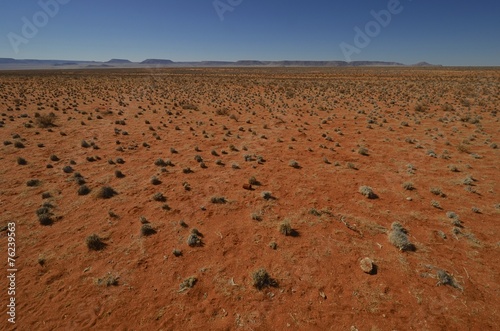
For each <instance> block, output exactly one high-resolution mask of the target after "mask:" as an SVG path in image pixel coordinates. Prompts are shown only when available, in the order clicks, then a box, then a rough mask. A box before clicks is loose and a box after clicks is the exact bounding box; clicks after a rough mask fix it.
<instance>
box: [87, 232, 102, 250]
mask: <svg viewBox="0 0 500 331" xmlns="http://www.w3.org/2000/svg"><path fill="white" fill-rule="evenodd" d="M85 244H86V245H87V247H88V249H90V250H93V251H99V250H101V249H103V248H104V247H106V244H105V243H104V242H103V241H102V239H101V237H99V236H98V235H97V234H95V233H94V234H91V235H90V236H88V237H87V238H85Z"/></svg>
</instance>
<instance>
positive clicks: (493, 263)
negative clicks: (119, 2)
mask: <svg viewBox="0 0 500 331" xmlns="http://www.w3.org/2000/svg"><path fill="white" fill-rule="evenodd" d="M0 90H1V94H0V96H1V97H2V98H1V100H0V109H1V115H2V116H1V121H2V123H3V125H2V127H1V128H0V137H1V141H2V142H5V141H10V142H12V143H15V142H22V144H23V145H24V148H16V147H15V145H14V144H10V145H5V143H3V144H2V145H0V148H1V153H0V160H1V162H2V167H1V168H0V188H1V189H0V194H1V195H0V207H1V211H0V213H1V216H0V226H4V225H7V223H8V222H15V223H16V232H15V234H16V265H17V268H18V271H17V274H16V295H15V298H16V324H15V325H12V324H11V323H9V322H8V321H7V318H8V315H7V314H6V311H7V309H6V304H7V303H8V300H9V297H8V296H7V291H5V290H2V292H1V295H0V302H1V304H2V307H3V309H2V315H1V316H3V317H1V319H0V326H1V327H0V328H2V329H5V330H11V329H12V330H13V329H16V327H17V330H90V329H92V330H178V329H181V328H182V329H188V330H207V329H210V330H235V329H241V330H272V329H275V330H285V329H290V330H295V329H300V330H356V329H357V330H360V331H361V330H493V329H495V325H498V324H499V322H500V318H499V312H498V309H499V307H500V299H499V298H500V295H499V294H500V285H499V284H500V282H499V275H500V270H499V267H498V266H499V262H500V261H499V253H500V252H499V249H500V241H499V240H500V239H499V236H498V234H499V223H498V220H499V212H500V209H499V208H500V205H499V203H500V196H499V193H498V192H499V190H500V187H499V183H498V180H497V179H498V176H499V160H500V158H499V149H496V148H494V147H495V145H493V144H499V143H500V139H499V128H500V126H499V124H498V117H497V116H498V109H499V106H500V102H499V95H500V71H498V70H496V69H491V70H489V69H400V68H397V69H395V68H387V69H386V68H373V69H366V68H365V69H353V68H349V69H265V70H264V69H168V70H155V71H147V70H88V71H85V70H82V71H33V72H3V73H0ZM446 103H448V104H449V105H450V106H449V107H448V108H446V107H445V105H446ZM56 104H57V105H56ZM417 105H422V108H418V107H416V106H417ZM51 112H53V113H54V114H55V116H56V117H55V121H54V124H55V126H54V127H48V128H43V127H40V126H39V125H38V121H39V119H40V118H39V117H37V116H38V114H40V115H41V116H42V118H44V117H45V116H47V115H48V114H49V113H51ZM37 113H38V114H37ZM120 121H123V122H121V123H122V124H125V125H122V124H120ZM49 122H50V119H49ZM404 122H406V123H407V126H406V123H404ZM124 131H126V133H127V135H124V134H123V133H124ZM16 134H17V135H18V136H15V135H16ZM82 140H85V141H87V142H88V143H94V144H95V145H96V146H98V149H94V148H92V147H90V148H83V147H82V146H81V143H82ZM38 144H43V147H38ZM231 145H234V147H235V148H234V150H232V149H231V148H230V146H231ZM118 147H122V148H123V151H118V150H117V148H118ZM196 147H198V150H199V151H196V150H195V148H196ZM360 147H365V148H366V149H367V151H368V155H361V154H360V153H359V152H358V150H359V148H360ZM171 148H174V149H175V150H176V151H177V153H173V154H172V153H171V150H170V149H171ZM212 150H215V151H216V152H217V154H218V156H214V155H212V154H211V151H212ZM430 150H432V151H433V152H434V153H435V154H436V157H431V156H429V155H428V153H430ZM223 151H224V152H223ZM446 151H447V152H446ZM53 154H55V155H56V156H57V157H58V158H59V160H58V161H52V160H50V156H51V155H53ZM196 155H199V156H201V157H202V158H203V160H204V163H205V164H206V168H202V167H200V164H199V163H198V162H197V161H196V160H195V156H196ZM245 155H248V156H250V157H247V158H248V159H249V161H245ZM258 156H260V157H262V158H263V160H261V162H258V159H257V157H258ZM18 157H22V158H24V159H25V160H26V161H27V164H26V165H19V164H18V163H17V158H18ZM88 157H94V158H95V161H92V159H90V160H88V159H87V158H88ZM117 158H122V159H123V161H124V163H123V164H119V163H116V160H117ZM159 158H162V159H164V160H165V159H170V160H171V161H172V163H173V166H166V167H165V169H164V170H163V171H162V170H161V166H156V165H155V161H156V160H157V159H159ZM324 158H326V159H327V160H328V163H326V162H325V161H326V160H324ZM71 160H73V161H74V163H75V164H73V165H71V167H72V168H73V170H74V172H79V173H80V174H81V175H82V176H83V177H84V179H85V181H86V185H87V186H88V187H89V188H90V189H91V190H92V191H91V193H90V194H88V195H78V194H77V190H78V187H79V186H78V184H77V183H75V181H74V180H72V178H73V176H74V173H65V172H64V171H63V170H62V169H63V167H64V166H66V165H70V161H71ZM108 160H113V161H114V164H110V163H108ZM216 160H221V161H222V165H217V164H216ZM291 160H296V161H297V162H298V164H299V167H298V168H293V167H291V166H290V165H289V162H290V161H291ZM48 164H51V165H52V166H53V167H52V168H47V165H48ZM233 164H237V166H238V168H236V165H235V167H233ZM408 164H411V165H413V166H414V168H415V170H413V171H409V168H408ZM450 165H455V166H456V168H457V170H458V172H453V171H451V170H450V168H449V166H450ZM187 167H189V168H190V169H191V170H192V172H191V173H184V171H183V169H185V168H187ZM353 167H354V168H355V169H353ZM115 170H120V171H122V172H123V174H124V175H125V177H123V178H117V177H116V176H115ZM410 172H412V173H410ZM152 176H156V177H157V178H158V179H159V180H160V181H161V183H160V184H159V185H153V184H152V183H151V177H152ZM252 176H255V178H256V179H257V180H258V181H259V182H260V183H261V185H254V186H253V190H246V189H244V188H243V185H244V184H246V183H248V180H249V178H250V177H252ZM468 176H472V177H473V178H474V179H475V181H474V182H472V185H464V183H463V182H464V179H466V177H468ZM30 179H38V180H40V184H39V185H37V186H27V185H26V183H27V181H28V180H30ZM405 182H411V183H412V184H413V186H414V187H415V189H414V190H411V191H409V190H405V189H404V188H403V183H405ZM184 183H188V184H189V186H190V190H186V189H185V187H184ZM105 185H108V186H111V187H112V188H113V189H114V190H115V191H116V192H117V193H118V194H117V195H115V196H114V197H112V198H110V199H99V198H98V197H97V192H98V190H99V188H101V187H102V186H105ZM363 185H366V186H370V187H371V188H373V191H374V192H375V194H377V195H378V198H377V199H367V198H366V197H364V196H363V195H361V194H360V193H359V192H358V190H359V188H360V186H363ZM431 188H439V189H441V191H442V192H443V193H444V196H438V195H434V194H433V193H432V192H431ZM264 191H269V192H271V193H272V196H273V198H272V199H269V200H265V199H263V198H262V192H264ZM44 192H49V193H50V195H51V197H48V198H45V199H44V198H43V197H42V193H44ZM158 192H161V193H163V195H164V196H165V197H166V199H167V201H166V202H159V201H154V200H153V195H154V194H155V193H158ZM216 196H220V197H225V198H226V203H223V204H214V203H211V198H212V197H216ZM407 198H411V200H409V199H407ZM433 200H435V201H436V202H437V203H439V205H440V206H441V209H438V208H435V207H433V206H432V205H431V202H432V201H433ZM44 202H50V203H51V204H52V205H53V206H54V208H49V209H50V210H52V213H53V216H52V219H53V220H54V223H53V224H52V225H49V226H44V225H41V224H40V223H39V220H38V217H37V215H36V211H37V209H39V208H40V207H41V205H42V204H43V203H44ZM164 204H167V205H168V206H169V207H170V209H169V210H165V209H163V208H162V206H163V205H164ZM202 207H204V208H202ZM473 207H475V208H478V209H479V212H478V213H476V212H473V210H472V208H473ZM313 208H314V209H315V210H316V211H317V212H319V213H316V214H314V210H311V209H313ZM110 211H112V213H114V214H116V215H117V217H116V216H115V217H113V216H112V213H111V214H110V213H109V212H110ZM448 211H453V212H455V213H456V214H457V215H458V216H459V219H460V221H461V222H457V221H455V225H453V224H452V222H453V219H451V218H449V217H447V215H446V213H447V212H448ZM311 212H312V213H311ZM252 213H256V214H258V215H261V218H262V220H261V221H258V220H253V219H252ZM318 215H319V216H318ZM141 216H144V217H146V219H147V220H148V221H149V222H150V223H151V225H152V226H153V228H154V229H155V230H156V233H155V234H153V235H151V236H141V232H140V229H141V225H142V224H141V221H140V217H141ZM285 219H288V220H289V221H290V222H291V225H292V227H293V229H294V230H295V231H296V235H295V236H285V235H282V234H281V233H280V231H279V229H278V227H279V224H280V223H282V222H283V220H285ZM181 220H184V222H185V223H186V224H187V227H182V226H181V225H180V223H179V222H180V221H181ZM396 221H397V222H399V223H401V224H402V225H403V226H404V227H405V228H406V229H407V231H408V238H409V240H410V241H411V242H412V243H413V244H414V246H415V250H414V251H400V250H399V249H398V248H396V247H395V246H393V245H392V244H391V243H390V242H389V240H388V232H389V231H390V229H391V224H392V223H393V222H396ZM460 223H461V224H460ZM459 226H461V227H459ZM193 228H196V229H198V230H199V232H201V234H202V235H203V237H202V242H203V246H201V247H190V246H188V244H187V237H188V236H189V234H190V232H191V229H193ZM439 231H442V232H439ZM8 232H9V231H8V230H6V229H5V228H4V229H3V231H2V232H0V245H1V246H0V247H2V249H1V251H2V252H3V253H2V259H3V260H4V261H5V262H4V264H3V266H4V268H3V269H4V271H3V274H4V276H3V277H4V284H6V281H5V275H6V274H7V271H6V270H7V264H6V260H7V233H8ZM93 233H95V234H97V235H99V236H100V237H101V238H103V241H104V242H105V243H106V247H105V248H104V249H102V250H100V251H93V250H89V249H88V247H87V245H86V241H85V240H86V238H87V237H88V236H89V235H91V234H93ZM443 234H444V236H446V238H445V239H444V238H443ZM271 242H275V243H276V244H277V248H276V249H275V250H273V249H272V248H271V247H270V246H269V244H270V243H271ZM175 248H177V249H179V250H181V251H182V255H181V256H179V257H176V256H174V255H173V253H172V251H173V249H175ZM364 257H369V258H371V259H372V260H373V261H374V262H375V264H376V267H377V270H376V273H375V274H372V275H370V274H366V273H364V272H363V271H362V270H361V268H360V265H359V262H360V260H361V259H362V258H364ZM259 268H265V269H266V270H267V271H268V273H269V275H270V276H271V277H272V278H273V279H275V280H276V281H277V283H278V286H277V287H269V288H264V289H262V290H258V289H257V288H255V287H254V286H253V281H252V273H253V272H254V271H256V270H257V269H259ZM439 270H444V271H445V272H446V273H447V274H448V275H450V276H451V279H453V282H454V285H455V287H453V286H450V285H441V286H437V284H438V279H437V273H438V271H439ZM108 274H109V275H111V276H114V277H118V278H117V283H116V284H115V285H110V286H106V285H102V284H101V285H99V282H98V279H102V278H104V277H106V276H107V275H108ZM190 276H194V277H196V278H197V282H196V283H195V284H194V286H193V287H192V288H188V289H186V290H184V291H179V290H180V287H179V286H180V284H181V282H182V281H183V280H184V279H186V278H188V277H190Z"/></svg>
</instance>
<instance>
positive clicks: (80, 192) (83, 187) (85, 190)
mask: <svg viewBox="0 0 500 331" xmlns="http://www.w3.org/2000/svg"><path fill="white" fill-rule="evenodd" d="M89 193H90V188H89V187H88V186H87V185H85V184H84V185H80V187H79V188H78V195H87V194H89Z"/></svg>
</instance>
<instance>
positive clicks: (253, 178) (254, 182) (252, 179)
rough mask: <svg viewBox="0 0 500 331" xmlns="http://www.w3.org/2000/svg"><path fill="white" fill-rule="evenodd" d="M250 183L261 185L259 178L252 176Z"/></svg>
mask: <svg viewBox="0 0 500 331" xmlns="http://www.w3.org/2000/svg"><path fill="white" fill-rule="evenodd" d="M248 184H250V185H255V186H258V185H260V182H259V181H258V180H257V178H255V177H254V176H252V177H250V178H249V179H248Z"/></svg>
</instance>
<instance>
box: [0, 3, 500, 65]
mask: <svg viewBox="0 0 500 331" xmlns="http://www.w3.org/2000/svg"><path fill="white" fill-rule="evenodd" d="M39 1H42V2H47V3H50V2H51V1H52V2H54V1H60V2H68V0H0V57H13V58H18V59H29V58H37V59H67V60H96V61H107V60H109V59H111V58H127V59H129V60H132V61H142V60H144V59H146V58H163V59H171V60H174V61H201V60H241V59H255V60H285V59H288V60H299V59H300V60H345V59H346V58H345V56H344V54H343V52H342V51H341V48H340V46H339V45H340V44H341V43H342V42H345V43H347V44H350V45H352V46H355V44H354V38H355V35H356V32H355V31H354V28H355V27H356V26H357V27H359V28H361V30H362V31H364V30H365V25H366V24H367V23H369V22H370V21H374V18H373V17H372V15H371V14H370V12H371V11H372V10H374V11H376V12H378V11H380V10H385V9H387V8H388V3H389V2H390V1H395V0H390V1H389V0H316V1H315V0H309V1H306V0H274V1H273V0H266V1H265V0H219V3H224V4H228V3H233V4H236V6H231V8H232V11H226V12H224V14H223V18H224V19H223V20H221V19H220V16H219V15H218V13H217V11H216V9H215V8H214V5H213V3H214V0H142V1H132V0H99V1H98V0H69V2H68V3H66V4H60V5H59V11H58V13H57V14H56V15H54V17H50V16H48V15H46V16H45V18H47V17H48V20H45V22H44V14H41V13H40V11H42V8H41V7H40V5H39ZM238 3H239V4H238ZM400 7H401V8H402V9H400V13H398V14H392V15H391V16H392V17H391V22H390V23H389V24H388V25H387V26H386V27H382V26H380V31H376V30H373V31H374V32H376V35H375V36H374V37H373V38H371V40H370V43H369V44H368V45H362V46H363V47H358V50H359V54H356V53H353V54H352V56H351V58H350V59H351V60H384V61H398V62H403V63H406V64H412V63H416V62H419V61H427V62H430V63H436V64H443V65H496V66H499V65H500V1H498V0H478V1H471V0H434V1H433V0H400ZM34 15H35V17H36V18H38V25H40V27H39V28H38V31H37V32H36V33H34V34H33V33H32V35H29V34H28V35H26V33H24V34H23V31H22V28H23V25H24V24H25V23H24V22H23V17H25V18H26V19H27V20H28V21H29V22H31V23H33V20H34V17H33V16H34ZM37 15H38V16H37ZM25 30H26V29H25ZM28 32H32V31H28ZM9 33H10V36H11V39H12V36H14V35H15V36H19V37H21V38H25V37H26V36H27V37H29V38H25V39H24V42H23V43H19V45H18V52H17V53H16V52H15V51H14V49H13V47H12V43H11V42H10V41H9ZM358 46H359V44H358Z"/></svg>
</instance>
